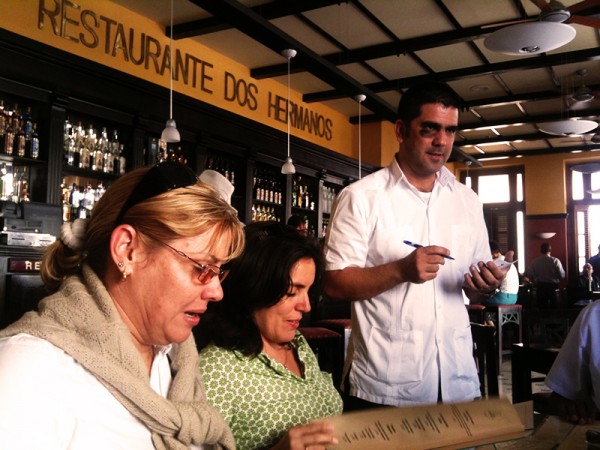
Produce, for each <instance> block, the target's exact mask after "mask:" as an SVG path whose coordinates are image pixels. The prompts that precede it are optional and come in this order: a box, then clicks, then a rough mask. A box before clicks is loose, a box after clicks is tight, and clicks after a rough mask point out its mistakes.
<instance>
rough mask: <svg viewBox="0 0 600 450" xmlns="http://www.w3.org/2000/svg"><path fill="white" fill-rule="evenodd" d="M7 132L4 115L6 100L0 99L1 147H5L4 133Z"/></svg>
mask: <svg viewBox="0 0 600 450" xmlns="http://www.w3.org/2000/svg"><path fill="white" fill-rule="evenodd" d="M5 133H6V117H4V100H2V99H0V148H1V149H4V134H5Z"/></svg>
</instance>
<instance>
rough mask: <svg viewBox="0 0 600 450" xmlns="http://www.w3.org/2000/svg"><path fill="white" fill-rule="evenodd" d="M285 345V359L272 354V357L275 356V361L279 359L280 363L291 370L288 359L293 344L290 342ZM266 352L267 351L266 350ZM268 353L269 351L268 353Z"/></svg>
mask: <svg viewBox="0 0 600 450" xmlns="http://www.w3.org/2000/svg"><path fill="white" fill-rule="evenodd" d="M282 347H283V351H284V356H283V361H280V360H279V359H278V358H276V357H275V356H271V355H269V356H271V358H273V359H274V360H275V361H277V362H278V363H280V364H281V365H282V366H283V367H285V368H286V370H290V368H289V367H288V359H289V357H290V353H291V351H292V346H291V345H290V344H285V345H284V346H282ZM265 353H266V351H265ZM267 355H268V353H267Z"/></svg>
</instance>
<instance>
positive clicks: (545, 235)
mask: <svg viewBox="0 0 600 450" xmlns="http://www.w3.org/2000/svg"><path fill="white" fill-rule="evenodd" d="M535 235H536V236H537V237H538V238H540V239H551V238H553V237H554V236H556V233H554V232H552V231H545V232H542V233H536V234H535Z"/></svg>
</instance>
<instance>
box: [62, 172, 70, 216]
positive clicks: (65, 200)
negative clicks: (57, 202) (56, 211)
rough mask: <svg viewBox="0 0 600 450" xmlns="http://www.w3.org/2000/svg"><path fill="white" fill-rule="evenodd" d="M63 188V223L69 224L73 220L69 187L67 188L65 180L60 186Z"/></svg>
mask: <svg viewBox="0 0 600 450" xmlns="http://www.w3.org/2000/svg"><path fill="white" fill-rule="evenodd" d="M60 188H61V203H62V220H63V222H69V221H70V220H71V204H70V203H69V197H70V192H69V186H67V180H66V179H65V178H63V180H62V183H61V184H60Z"/></svg>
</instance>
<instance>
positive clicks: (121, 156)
mask: <svg viewBox="0 0 600 450" xmlns="http://www.w3.org/2000/svg"><path fill="white" fill-rule="evenodd" d="M119 150H120V151H119V175H123V174H124V173H125V171H126V169H127V160H126V158H125V149H124V147H123V144H121V148H120V149H119Z"/></svg>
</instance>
